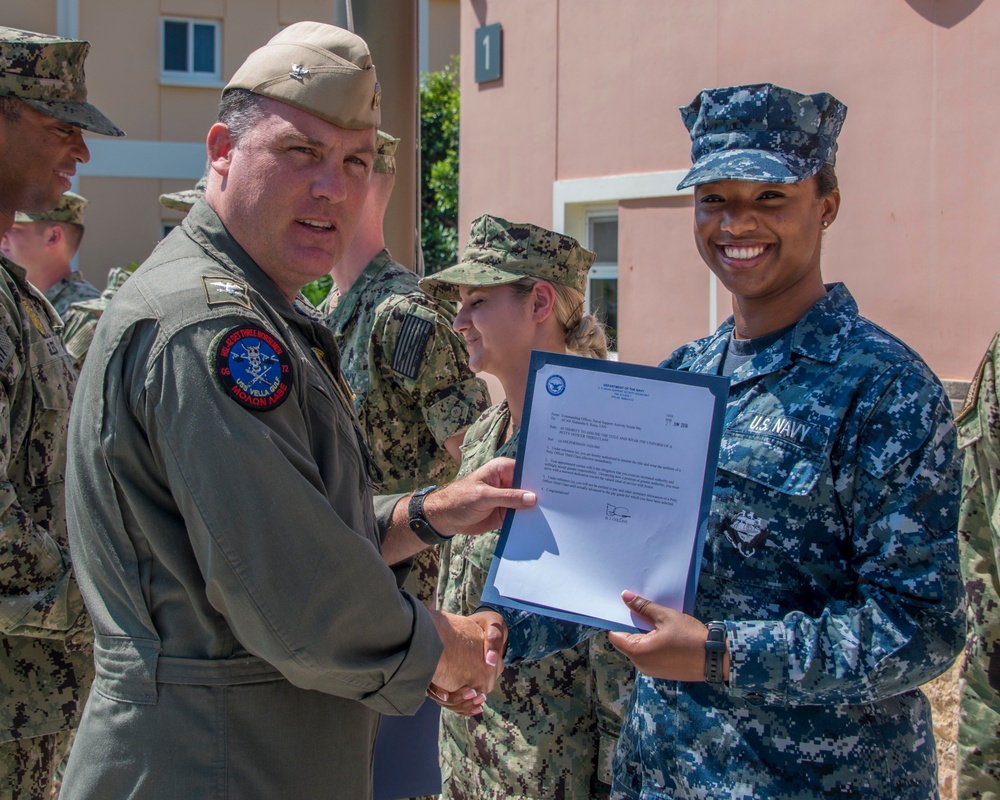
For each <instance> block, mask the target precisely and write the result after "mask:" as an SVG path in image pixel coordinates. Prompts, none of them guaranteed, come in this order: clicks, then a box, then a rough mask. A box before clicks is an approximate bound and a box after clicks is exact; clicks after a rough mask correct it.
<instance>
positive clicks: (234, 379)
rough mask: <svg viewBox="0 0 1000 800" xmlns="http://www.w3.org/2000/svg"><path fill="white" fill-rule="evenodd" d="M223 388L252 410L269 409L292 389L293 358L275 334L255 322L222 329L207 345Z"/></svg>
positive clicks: (212, 365) (275, 405) (285, 398)
mask: <svg viewBox="0 0 1000 800" xmlns="http://www.w3.org/2000/svg"><path fill="white" fill-rule="evenodd" d="M208 358H209V366H210V368H211V369H212V372H213V374H214V375H215V379H216V381H217V382H218V384H219V386H221V387H222V389H223V391H225V392H226V394H228V395H229V396H230V397H232V398H233V400H235V401H236V402H237V403H239V404H240V405H241V406H244V407H245V408H249V409H252V410H253V411H272V410H274V409H275V408H277V407H278V406H280V405H281V404H282V403H284V402H285V400H287V399H288V395H290V394H291V392H292V359H291V357H290V356H289V355H288V351H287V350H286V349H285V346H284V345H283V344H282V343H281V342H280V341H279V340H278V338H277V337H276V336H274V334H272V333H271V332H270V331H267V330H264V329H263V328H259V327H256V326H254V325H238V326H237V327H235V328H230V329H229V330H227V331H223V332H222V333H220V334H219V335H218V336H216V337H215V339H214V340H213V341H212V344H211V347H210V348H209V354H208Z"/></svg>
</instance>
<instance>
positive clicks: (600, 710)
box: [439, 402, 634, 800]
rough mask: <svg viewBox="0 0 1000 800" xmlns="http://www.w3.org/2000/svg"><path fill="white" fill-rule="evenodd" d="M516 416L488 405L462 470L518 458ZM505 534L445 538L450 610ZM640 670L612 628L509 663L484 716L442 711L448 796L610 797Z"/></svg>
mask: <svg viewBox="0 0 1000 800" xmlns="http://www.w3.org/2000/svg"><path fill="white" fill-rule="evenodd" d="M509 425H510V412H509V410H508V408H507V403H506V402H503V403H500V404H499V405H496V406H494V407H493V408H491V409H490V410H489V411H487V412H486V413H485V414H484V415H483V416H482V417H481V418H480V420H479V421H478V422H476V423H475V424H474V425H473V426H472V427H471V428H470V429H469V432H468V433H467V434H466V436H465V442H464V444H463V445H462V467H461V469H460V470H459V474H460V475H464V474H465V473H467V472H471V471H472V470H474V469H476V468H477V467H479V466H481V465H483V464H485V463H486V462H487V461H489V460H490V459H491V458H493V457H495V456H509V457H511V458H513V457H514V455H515V454H516V452H517V435H516V434H515V435H514V436H512V437H511V438H510V439H509V440H507V441H506V442H504V436H505V434H506V431H507V427H508V426H509ZM498 538H499V531H493V532H491V533H487V534H483V535H481V536H455V537H454V538H453V539H452V540H451V541H449V542H447V543H446V544H444V545H442V547H441V578H440V584H439V596H440V603H441V608H442V610H444V611H450V612H452V613H458V614H470V613H472V612H474V611H475V610H476V608H477V607H478V606H479V598H480V596H481V594H482V591H483V586H484V585H485V582H486V576H487V573H488V572H489V567H490V562H491V560H492V558H493V551H494V549H495V548H496V545H497V539H498ZM633 676H634V669H633V667H632V665H631V664H630V663H629V662H628V660H627V659H626V658H625V657H624V656H623V655H621V654H620V653H618V652H617V651H616V650H614V648H613V647H611V645H610V643H609V642H608V638H607V635H598V636H596V637H594V638H592V639H590V640H589V641H585V642H582V643H580V644H578V645H577V646H576V647H574V648H572V649H570V650H564V651H562V652H559V653H556V654H554V655H550V656H548V657H546V658H544V659H541V660H540V661H536V662H533V663H530V664H520V665H518V666H516V667H510V666H509V667H507V668H506V669H504V671H503V675H502V676H501V677H500V680H499V681H498V682H497V686H496V689H494V691H493V692H492V693H491V694H490V695H489V698H488V699H487V702H486V705H485V706H484V707H483V713H482V715H481V716H479V717H461V716H458V715H457V714H452V713H449V712H445V713H443V714H442V715H441V769H442V782H443V784H444V791H443V792H442V798H452V799H453V800H472V798H476V799H477V800H507V799H508V798H524V799H525V800H526V799H527V798H562V800H580V799H581V798H591V797H607V796H608V793H609V789H610V783H611V758H612V756H613V755H614V749H615V743H616V742H617V740H618V733H619V730H620V729H621V720H622V717H623V715H624V712H625V705H626V704H627V702H628V698H629V696H630V694H631V691H632V685H633Z"/></svg>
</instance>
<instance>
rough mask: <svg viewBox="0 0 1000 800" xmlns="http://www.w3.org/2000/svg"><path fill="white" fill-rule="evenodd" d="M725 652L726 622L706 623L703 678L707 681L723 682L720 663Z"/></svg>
mask: <svg viewBox="0 0 1000 800" xmlns="http://www.w3.org/2000/svg"><path fill="white" fill-rule="evenodd" d="M725 652H726V624H725V623H724V622H709V623H708V638H707V639H706V640H705V680H706V681H707V682H708V683H715V684H719V683H723V682H724V681H723V677H722V665H723V655H725Z"/></svg>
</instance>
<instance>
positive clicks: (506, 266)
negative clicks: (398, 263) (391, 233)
mask: <svg viewBox="0 0 1000 800" xmlns="http://www.w3.org/2000/svg"><path fill="white" fill-rule="evenodd" d="M594 258H595V255H594V254H593V253H592V252H590V250H587V249H586V248H585V247H583V246H581V245H580V243H579V242H578V241H577V240H576V239H573V238H572V237H570V236H564V235H563V234H561V233H555V232H554V231H550V230H548V229H546V228H542V227H540V226H538V225H532V224H531V223H530V222H508V221H507V220H505V219H501V218H500V217H493V216H490V215H489V214H483V216H481V217H479V218H478V219H475V220H473V222H472V231H471V233H470V234H469V242H468V244H466V246H465V252H464V253H463V254H462V260H461V262H460V263H458V264H456V265H455V266H454V267H448V269H445V270H442V271H441V272H436V273H434V274H433V275H431V276H429V277H427V278H424V279H423V280H421V281H420V288H421V289H423V290H424V291H425V292H427V294H429V295H431V296H433V297H438V298H441V299H443V300H457V299H458V287H459V286H499V285H503V284H506V283H514V282H516V281H519V280H521V278H539V279H541V280H544V281H550V282H551V283H561V284H563V285H565V286H570V287H572V288H573V289H576V290H578V291H580V292H584V293H585V292H586V291H587V273H588V272H589V271H590V266H591V264H593V263H594Z"/></svg>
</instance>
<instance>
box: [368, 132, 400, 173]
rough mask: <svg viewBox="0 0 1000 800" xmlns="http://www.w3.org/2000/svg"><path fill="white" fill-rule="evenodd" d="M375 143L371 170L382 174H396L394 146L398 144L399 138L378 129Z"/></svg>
mask: <svg viewBox="0 0 1000 800" xmlns="http://www.w3.org/2000/svg"><path fill="white" fill-rule="evenodd" d="M377 140H378V141H377V142H376V144H375V163H374V164H373V165H372V172H380V173H382V174H383V175H395V174H396V148H397V147H398V146H399V139H397V138H396V137H395V136H390V135H389V134H388V133H386V132H385V131H379V132H378V136H377Z"/></svg>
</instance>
